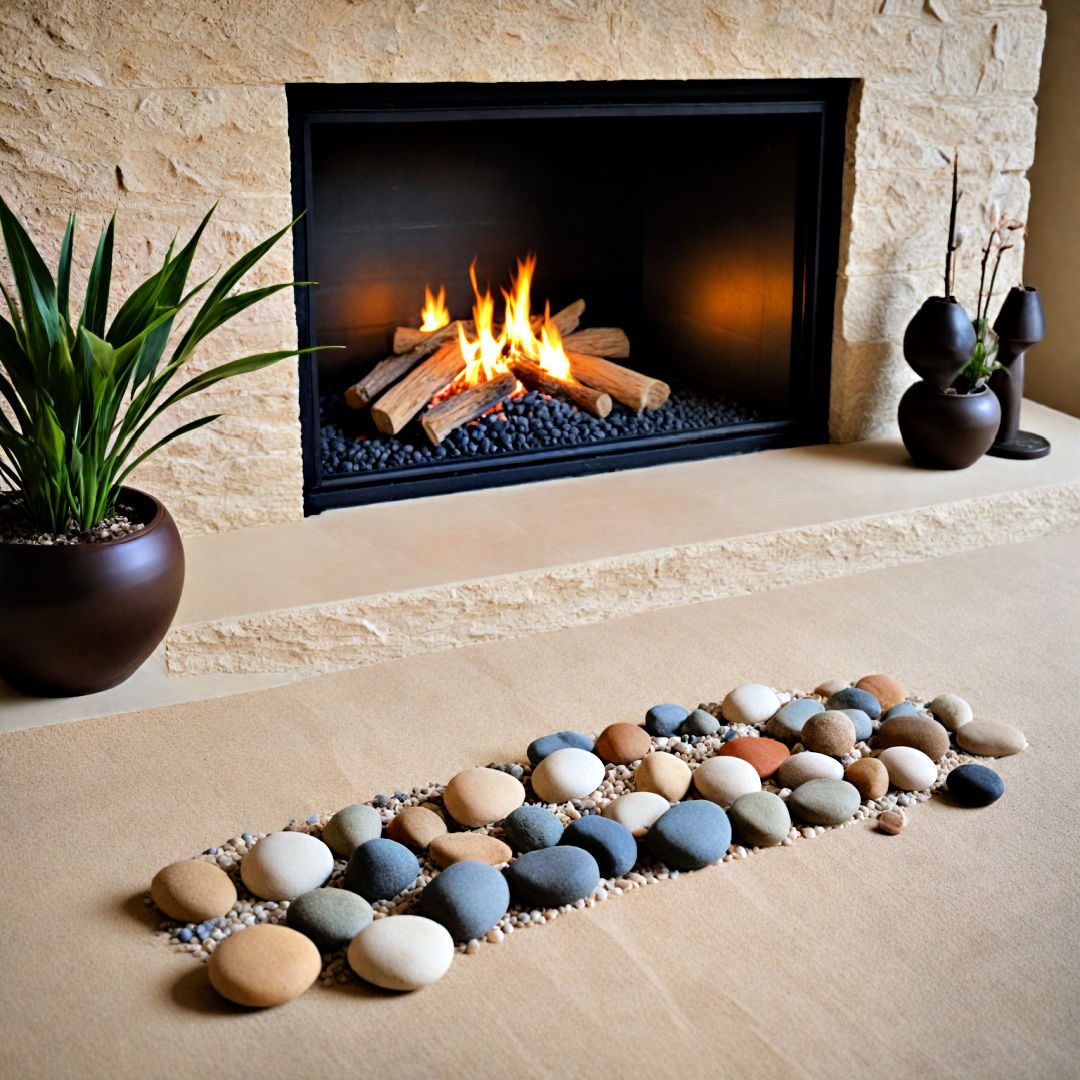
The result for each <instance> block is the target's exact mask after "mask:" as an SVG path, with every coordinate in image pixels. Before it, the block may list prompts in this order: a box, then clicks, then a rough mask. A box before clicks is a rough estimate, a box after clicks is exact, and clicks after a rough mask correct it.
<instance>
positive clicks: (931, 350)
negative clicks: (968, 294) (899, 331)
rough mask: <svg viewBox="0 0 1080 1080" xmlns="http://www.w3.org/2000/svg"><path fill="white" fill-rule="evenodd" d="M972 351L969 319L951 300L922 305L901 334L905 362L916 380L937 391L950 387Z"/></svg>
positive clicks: (933, 298) (941, 298) (940, 298)
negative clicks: (915, 376) (927, 384)
mask: <svg viewBox="0 0 1080 1080" xmlns="http://www.w3.org/2000/svg"><path fill="white" fill-rule="evenodd" d="M974 348H975V328H974V327H973V326H972V325H971V318H970V316H969V315H968V313H967V312H966V311H965V310H964V309H963V307H962V306H961V305H960V304H958V303H957V302H956V300H955V299H954V298H953V297H951V296H949V297H944V296H931V297H930V298H929V299H927V300H926V301H924V303H923V306H922V307H921V308H919V310H918V311H917V312H916V313H915V315H914V317H913V318H912V320H911V322H909V323H908V324H907V329H906V330H905V331H904V359H905V360H907V362H908V364H909V365H910V366H911V369H912V371H914V372H915V374H916V375H918V376H919V378H921V379H925V380H926V381H927V382H929V383H932V384H933V385H934V386H936V387H937V388H938V389H939V390H945V389H947V388H948V387H949V386H951V385H952V382H953V380H954V379H955V378H956V376H957V375H959V374H960V372H961V371H962V370H963V369H964V366H965V365H966V364H967V362H968V361H969V360H970V359H971V352H972V350H973V349H974Z"/></svg>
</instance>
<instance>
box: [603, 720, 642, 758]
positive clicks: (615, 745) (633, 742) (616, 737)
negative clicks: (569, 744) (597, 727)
mask: <svg viewBox="0 0 1080 1080" xmlns="http://www.w3.org/2000/svg"><path fill="white" fill-rule="evenodd" d="M651 748H652V739H650V738H649V733H648V732H647V731H646V730H645V729H644V728H642V727H638V726H637V724H608V726H607V727H606V728H604V730H603V731H601V732H600V734H599V735H598V736H597V737H596V745H595V746H594V747H593V753H594V754H596V756H597V757H599V758H600V759H601V760H603V761H606V762H609V763H610V764H611V765H629V764H630V762H632V761H637V760H638V759H639V758H643V757H644V756H645V755H646V754H647V753H648V752H649V750H650V749H651Z"/></svg>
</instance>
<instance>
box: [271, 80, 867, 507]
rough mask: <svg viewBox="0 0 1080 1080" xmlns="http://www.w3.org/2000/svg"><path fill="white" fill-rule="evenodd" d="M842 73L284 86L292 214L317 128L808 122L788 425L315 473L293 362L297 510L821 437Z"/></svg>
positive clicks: (298, 238)
mask: <svg viewBox="0 0 1080 1080" xmlns="http://www.w3.org/2000/svg"><path fill="white" fill-rule="evenodd" d="M850 88H851V83H850V80H847V79H816V80H788V79H776V80H746V81H715V82H714V81H688V82H668V81H656V82H570V83H497V84H479V83H445V84H440V83H427V84H402V83H379V84H370V85H369V84H365V85H355V84H354V85H340V84H335V85H328V84H321V83H320V84H315V83H299V84H291V85H289V86H287V87H286V94H287V99H288V109H289V135H290V142H291V148H292V194H293V205H294V209H295V212H296V213H297V214H299V213H300V212H301V211H303V210H304V209H305V208H306V207H307V206H308V202H309V200H308V192H309V191H311V190H312V177H311V153H310V134H309V133H310V126H311V125H312V124H313V123H320V124H325V123H341V122H346V123H355V122H357V121H358V120H362V121H364V122H370V123H387V122H390V123H392V122H401V121H402V120H403V119H404V118H405V114H407V115H408V116H409V117H410V118H417V119H418V118H426V119H434V118H447V117H448V114H451V113H452V114H453V118H454V119H469V120H482V119H487V118H512V117H517V116H525V117H527V116H545V117H549V116H557V115H558V116H568V117H569V116H574V117H581V116H597V115H619V116H634V115H653V116H656V115H687V114H691V113H702V112H709V113H713V114H718V113H719V114H728V115H754V114H758V115H765V114H780V115H794V114H799V115H803V116H809V117H812V118H815V119H816V121H817V123H816V127H815V128H814V129H813V134H812V137H811V138H810V139H809V140H807V142H808V143H812V147H811V149H810V150H809V151H808V153H809V154H811V155H812V158H811V159H810V160H805V161H803V162H801V167H800V173H801V175H802V176H803V177H804V178H805V180H806V182H805V183H804V184H802V185H800V188H799V191H798V193H797V207H796V221H797V230H798V235H797V239H796V267H795V270H796V272H795V283H794V296H793V302H792V319H793V325H792V336H791V351H792V363H791V365H790V372H791V375H790V378H791V400H792V401H793V402H797V403H799V407H800V411H799V415H798V416H797V417H796V418H790V419H780V420H767V421H757V422H752V423H745V424H737V425H729V426H726V427H722V428H717V429H713V430H711V431H691V432H679V433H663V434H650V435H647V436H640V437H637V438H633V439H626V440H621V441H619V442H618V443H615V444H597V445H591V446H573V447H567V448H565V449H552V448H544V449H537V450H531V451H521V452H516V453H505V454H496V455H491V456H486V457H476V458H468V459H454V460H448V461H441V462H437V463H432V464H430V465H423V466H417V465H413V466H406V467H403V468H401V469H397V470H380V471H377V472H372V473H368V474H350V475H347V476H323V475H322V469H321V460H320V409H319V371H318V360H317V354H310V353H309V354H307V355H305V356H301V357H300V358H299V361H298V362H299V375H300V422H301V431H302V448H303V469H304V509H305V513H307V514H314V513H319V512H320V511H322V510H327V509H331V508H334V507H341V506H355V505H360V504H364V503H371V502H382V501H388V500H395V499H406V498H414V497H418V496H423V495H435V494H442V493H447V492H454V491H463V490H467V489H470V488H474V487H494V486H502V485H506V484H519V483H524V482H527V481H532V480H542V479H551V478H554V477H566V476H580V475H584V474H589V473H599V472H609V471H612V470H616V469H626V468H636V467H640V466H645V465H654V464H661V463H664V462H673V461H689V460H693V459H698V458H705V457H715V456H719V455H722V454H734V453H747V452H749V451H753V450H763V449H770V448H777V447H788V446H804V445H809V444H813V443H821V442H825V441H827V440H828V411H829V368H830V354H831V350H832V323H833V305H834V297H835V285H836V271H837V259H838V246H839V235H840V215H841V189H842V180H843V159H844V141H845V127H846V122H847V109H848V98H849V92H850ZM308 222H309V218H307V217H305V218H304V219H302V220H301V222H300V223H299V224H298V225H297V227H296V229H295V230H294V234H293V242H294V261H295V272H296V280H297V281H306V280H310V274H309V271H308V249H309V242H310V240H309V235H308V227H309V226H308ZM296 318H297V326H298V332H299V343H300V346H301V347H302V348H303V347H307V346H310V345H314V344H316V341H315V322H314V316H313V298H312V295H311V290H310V289H308V288H304V287H299V288H297V289H296Z"/></svg>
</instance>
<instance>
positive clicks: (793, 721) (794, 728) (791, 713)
mask: <svg viewBox="0 0 1080 1080" xmlns="http://www.w3.org/2000/svg"><path fill="white" fill-rule="evenodd" d="M824 711H825V706H824V705H822V704H821V702H820V701H818V699H817V698H810V697H804V698H796V699H795V700H794V701H789V702H788V703H787V704H786V705H784V706H782V707H781V708H780V710H779V711H778V712H777V714H776V715H775V716H773V717H772V718H770V720H769V722H768V723H767V724H766V725H765V730H766V731H767V732H768V733H769V734H770V735H771V736H772V737H773V738H774V739H797V738H798V737H799V736H800V735H801V734H802V729H803V724H805V723H806V721H807V720H809V719H810V717H811V716H817V715H818V713H823V712H824Z"/></svg>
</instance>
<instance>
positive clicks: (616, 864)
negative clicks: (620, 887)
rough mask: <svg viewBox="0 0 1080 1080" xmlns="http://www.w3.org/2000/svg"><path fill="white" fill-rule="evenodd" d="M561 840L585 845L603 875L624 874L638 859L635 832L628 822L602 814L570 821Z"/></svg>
mask: <svg viewBox="0 0 1080 1080" xmlns="http://www.w3.org/2000/svg"><path fill="white" fill-rule="evenodd" d="M559 843H560V844H573V846H574V847H579V848H584V850H585V851H587V852H588V853H589V854H590V855H591V856H592V857H593V858H594V859H595V860H596V865H597V866H599V867H600V875H601V877H606V878H615V877H622V876H623V874H628V873H629V872H630V871H631V870H633V868H634V863H636V862H637V854H638V851H637V841H636V840H635V839H634V834H633V833H632V832H631V831H630V830H629V829H628V828H627V827H626V826H625V825H621V824H620V823H619V822H617V821H613V820H612V819H611V818H606V817H601V816H600V815H599V814H589V815H588V816H587V817H583V818H578V819H577V821H571V822H570V824H569V825H567V827H566V828H565V829H564V830H563V834H562V839H561V840H560V841H559Z"/></svg>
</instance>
